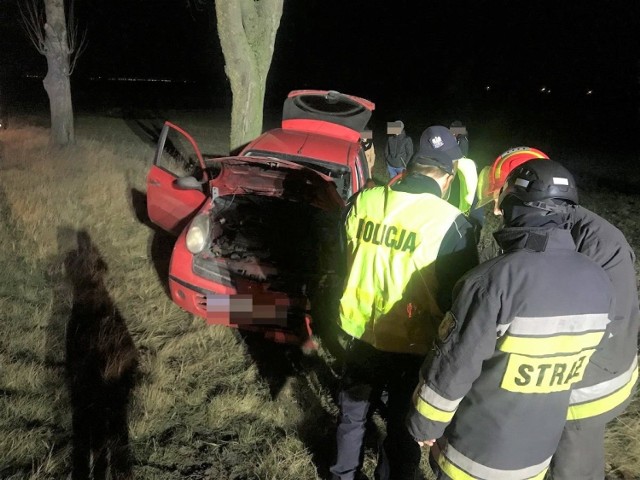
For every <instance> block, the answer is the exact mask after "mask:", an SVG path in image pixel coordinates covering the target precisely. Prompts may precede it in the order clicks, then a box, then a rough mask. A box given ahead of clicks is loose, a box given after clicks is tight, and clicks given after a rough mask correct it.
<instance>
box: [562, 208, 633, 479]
mask: <svg viewBox="0 0 640 480" xmlns="http://www.w3.org/2000/svg"><path fill="white" fill-rule="evenodd" d="M572 221H573V227H572V229H571V234H572V236H573V239H574V241H575V242H576V246H577V250H578V252H580V253H582V254H584V255H586V256H588V257H589V258H590V259H592V260H593V261H594V262H596V263H597V264H598V265H600V266H601V267H602V268H603V269H604V270H605V272H606V273H607V274H608V276H609V278H610V279H611V282H612V284H613V289H614V294H615V306H614V311H613V315H614V319H613V321H612V322H611V324H610V325H609V328H608V329H607V333H606V335H605V337H604V339H603V342H602V344H601V348H599V349H598V350H597V351H596V352H595V353H594V354H593V355H592V356H591V359H590V362H589V368H588V369H587V370H586V372H585V376H584V378H583V379H582V381H581V382H579V383H577V384H576V385H574V388H573V391H572V393H571V399H570V401H571V404H570V407H569V411H568V414H567V420H569V421H568V422H567V425H566V427H565V432H564V434H563V436H562V439H561V441H560V444H559V446H558V450H557V452H556V455H555V456H554V459H553V462H552V468H551V471H552V474H553V478H554V479H556V480H573V479H577V478H579V479H581V480H592V479H593V480H602V478H604V431H605V425H606V423H607V422H609V421H611V420H613V419H614V418H615V417H617V416H618V415H619V414H621V413H622V412H623V411H624V409H625V408H626V406H627V405H628V404H629V402H630V401H631V398H632V396H633V393H634V391H635V389H636V383H637V379H638V361H637V349H638V324H639V323H640V315H639V313H638V289H637V287H636V272H635V269H634V262H635V254H634V252H633V250H632V248H631V246H630V245H629V243H628V242H627V240H626V239H625V237H624V235H623V234H622V232H620V230H618V229H617V228H616V227H614V226H613V225H611V224H610V223H609V222H607V221H606V220H604V219H603V218H601V217H599V216H598V215H596V214H595V213H593V212H590V211H589V210H587V209H585V208H582V207H579V206H578V207H575V210H574V211H573V213H572Z"/></svg>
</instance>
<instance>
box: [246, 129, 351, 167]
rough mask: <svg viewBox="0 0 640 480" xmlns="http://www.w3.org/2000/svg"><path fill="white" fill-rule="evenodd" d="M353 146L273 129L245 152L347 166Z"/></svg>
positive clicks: (261, 136) (339, 139)
mask: <svg viewBox="0 0 640 480" xmlns="http://www.w3.org/2000/svg"><path fill="white" fill-rule="evenodd" d="M355 146H357V143H354V142H352V141H347V140H344V139H341V138H335V137H329V136H326V135H320V134H317V133H308V132H301V131H297V130H286V129H282V128H275V129H273V130H269V131H267V132H265V133H263V134H262V135H260V136H259V137H258V138H257V139H256V140H254V141H253V142H251V144H250V145H248V146H247V148H246V149H245V152H249V151H252V150H259V151H262V152H278V153H284V154H288V155H297V156H302V157H307V158H313V159H317V160H322V161H325V162H330V163H335V164H337V165H344V166H348V165H349V155H350V152H351V151H352V149H353V148H354V147H355Z"/></svg>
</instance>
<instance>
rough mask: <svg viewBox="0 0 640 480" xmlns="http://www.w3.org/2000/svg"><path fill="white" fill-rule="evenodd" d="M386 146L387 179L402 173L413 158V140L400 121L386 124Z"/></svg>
mask: <svg viewBox="0 0 640 480" xmlns="http://www.w3.org/2000/svg"><path fill="white" fill-rule="evenodd" d="M387 134H388V135H389V138H387V146H386V148H385V149H384V159H385V161H386V162H387V171H388V172H389V178H393V177H395V176H396V175H398V174H399V173H402V172H403V171H404V170H406V168H407V164H408V163H409V160H411V157H412V156H413V140H411V137H409V136H408V135H407V134H406V132H405V130H404V123H402V121H401V120H396V121H395V122H389V123H387Z"/></svg>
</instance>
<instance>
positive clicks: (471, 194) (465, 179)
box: [456, 157, 478, 215]
mask: <svg viewBox="0 0 640 480" xmlns="http://www.w3.org/2000/svg"><path fill="white" fill-rule="evenodd" d="M457 162H458V170H457V173H456V175H457V176H458V177H459V179H460V200H459V201H460V205H456V206H457V207H458V208H459V209H460V211H461V212H462V213H464V214H465V215H469V212H470V211H471V206H472V205H473V200H474V198H475V195H476V190H477V188H478V170H477V168H476V163H475V162H474V161H473V160H471V159H470V158H467V157H462V158H460V159H458V160H457Z"/></svg>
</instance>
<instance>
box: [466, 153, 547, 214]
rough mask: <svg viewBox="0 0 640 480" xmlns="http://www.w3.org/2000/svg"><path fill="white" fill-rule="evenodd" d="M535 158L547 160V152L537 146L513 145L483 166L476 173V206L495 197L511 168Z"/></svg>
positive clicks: (484, 203)
mask: <svg viewBox="0 0 640 480" xmlns="http://www.w3.org/2000/svg"><path fill="white" fill-rule="evenodd" d="M536 158H542V159H545V160H549V157H548V156H547V154H545V153H544V152H541V151H540V150H538V149H537V148H530V147H515V148H510V149H509V150H507V151H506V152H504V153H503V154H502V155H500V156H498V158H496V160H495V161H494V162H493V165H490V166H488V167H484V168H483V169H482V171H481V172H480V175H478V206H479V207H481V206H482V205H486V204H487V203H489V202H490V201H491V200H493V199H495V198H497V195H498V193H500V189H501V188H502V186H503V185H504V182H505V181H506V180H507V177H508V176H509V174H510V173H511V172H512V171H513V169H515V168H516V167H519V166H520V165H522V164H523V163H524V162H527V161H529V160H534V159H536Z"/></svg>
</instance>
